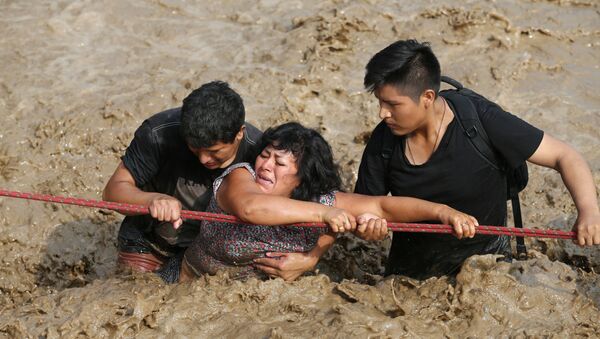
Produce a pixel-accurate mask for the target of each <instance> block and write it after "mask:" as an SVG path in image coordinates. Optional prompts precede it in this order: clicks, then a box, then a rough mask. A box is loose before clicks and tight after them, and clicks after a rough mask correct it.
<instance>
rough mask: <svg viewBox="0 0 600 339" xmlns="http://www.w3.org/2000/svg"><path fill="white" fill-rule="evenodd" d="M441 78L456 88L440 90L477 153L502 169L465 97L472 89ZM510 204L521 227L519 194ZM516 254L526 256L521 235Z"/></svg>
mask: <svg viewBox="0 0 600 339" xmlns="http://www.w3.org/2000/svg"><path fill="white" fill-rule="evenodd" d="M441 80H442V81H443V82H445V83H447V84H450V85H452V86H454V87H455V88H456V90H446V91H442V92H440V95H443V96H444V98H446V99H447V100H448V101H450V103H451V104H452V105H453V106H454V108H455V112H454V113H455V115H456V117H457V121H458V122H459V124H460V126H461V127H462V129H463V131H464V133H465V134H466V135H467V137H468V138H469V140H470V141H471V144H473V146H474V147H475V149H476V150H477V152H478V153H479V155H480V156H481V157H482V158H483V159H485V160H486V161H487V162H488V163H489V164H490V165H491V166H493V167H494V168H496V169H500V170H502V169H504V168H505V167H504V166H503V165H502V164H503V162H502V161H500V157H499V155H498V154H497V153H496V152H495V151H494V150H493V147H492V144H491V142H490V138H489V137H488V135H487V133H486V132H485V129H484V128H483V124H482V123H481V120H480V119H479V115H478V114H477V111H476V110H475V105H473V102H472V101H471V100H470V99H469V98H468V97H467V95H468V94H475V93H474V92H473V91H471V90H469V89H467V88H464V87H463V85H462V84H461V83H460V82H458V81H456V80H454V79H452V78H450V77H447V76H442V78H441ZM511 204H512V207H513V218H514V223H515V226H516V227H518V228H523V221H522V218H521V203H520V201H519V194H518V192H517V194H515V195H514V196H513V197H511ZM517 255H518V257H519V259H521V260H522V259H526V258H527V248H526V246H525V240H524V239H523V238H522V237H517Z"/></svg>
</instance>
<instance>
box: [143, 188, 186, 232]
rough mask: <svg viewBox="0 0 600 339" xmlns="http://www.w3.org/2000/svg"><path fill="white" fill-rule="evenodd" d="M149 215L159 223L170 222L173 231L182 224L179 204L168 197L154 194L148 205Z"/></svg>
mask: <svg viewBox="0 0 600 339" xmlns="http://www.w3.org/2000/svg"><path fill="white" fill-rule="evenodd" d="M148 210H149V211H150V215H151V216H152V217H153V218H155V219H158V220H159V221H165V222H170V223H172V224H173V227H174V228H175V229H177V228H179V226H181V224H182V223H183V220H182V219H181V202H179V200H177V199H175V198H173V197H172V196H170V195H166V194H161V193H156V194H155V195H153V196H152V198H151V199H150V201H149V203H148Z"/></svg>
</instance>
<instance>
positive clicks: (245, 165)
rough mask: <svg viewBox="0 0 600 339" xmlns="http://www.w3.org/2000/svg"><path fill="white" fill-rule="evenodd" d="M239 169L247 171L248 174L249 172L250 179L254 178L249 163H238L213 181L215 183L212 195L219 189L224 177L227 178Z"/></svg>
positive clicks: (254, 174) (254, 175)
mask: <svg viewBox="0 0 600 339" xmlns="http://www.w3.org/2000/svg"><path fill="white" fill-rule="evenodd" d="M239 168H242V169H245V170H247V171H248V172H250V174H251V175H252V177H256V173H255V172H254V169H253V168H252V166H251V165H250V163H247V162H239V163H237V164H233V165H231V166H229V167H227V169H226V170H225V171H223V174H221V175H220V176H219V177H218V178H217V179H215V181H214V182H213V193H216V192H217V191H218V190H219V187H221V184H222V183H223V180H224V179H225V177H227V176H228V175H229V174H231V172H233V171H235V170H236V169H239Z"/></svg>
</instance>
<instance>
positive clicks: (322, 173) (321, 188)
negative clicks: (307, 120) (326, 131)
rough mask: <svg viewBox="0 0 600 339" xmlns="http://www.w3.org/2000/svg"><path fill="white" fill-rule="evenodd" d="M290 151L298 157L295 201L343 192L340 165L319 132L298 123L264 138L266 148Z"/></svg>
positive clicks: (289, 124)
mask: <svg viewBox="0 0 600 339" xmlns="http://www.w3.org/2000/svg"><path fill="white" fill-rule="evenodd" d="M268 145H272V146H273V147H274V148H275V149H278V150H286V151H290V152H291V153H292V154H293V155H294V157H296V164H297V165H298V174H297V176H298V179H300V184H299V185H298V187H296V189H294V191H293V192H292V198H293V199H297V200H304V201H316V200H317V199H318V198H319V196H320V195H323V194H327V193H329V192H331V191H334V190H339V189H340V186H341V180H340V176H339V172H338V166H337V165H336V164H335V162H334V161H333V153H332V151H331V147H330V146H329V144H328V143H327V141H325V139H323V137H322V136H321V134H319V132H317V131H315V130H313V129H310V128H306V127H304V126H302V125H301V124H299V123H297V122H289V123H285V124H283V125H280V126H277V127H272V128H269V129H267V130H266V131H265V133H264V134H263V137H262V148H261V149H264V148H265V147H267V146H268Z"/></svg>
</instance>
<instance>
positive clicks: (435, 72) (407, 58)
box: [364, 40, 441, 102]
mask: <svg viewBox="0 0 600 339" xmlns="http://www.w3.org/2000/svg"><path fill="white" fill-rule="evenodd" d="M366 69H367V73H366V74H365V80H364V85H365V88H366V89H367V90H368V91H370V92H373V91H375V90H376V89H377V88H379V87H381V86H382V85H394V86H395V87H396V88H397V89H399V90H400V91H402V93H404V94H406V95H407V96H409V97H410V98H411V99H413V101H415V102H419V97H420V96H421V94H422V93H423V92H424V91H426V90H428V89H432V90H433V91H434V92H435V94H436V95H437V93H438V91H439V89H440V76H441V70H440V63H439V61H438V59H437V58H436V57H435V54H433V51H432V50H431V48H430V47H429V43H426V42H425V43H420V42H418V41H416V40H400V41H396V42H394V43H393V44H391V45H389V46H388V47H386V48H384V49H382V50H381V51H379V53H377V54H375V55H374V56H373V57H372V58H371V60H370V61H369V63H368V64H367V67H366Z"/></svg>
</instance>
